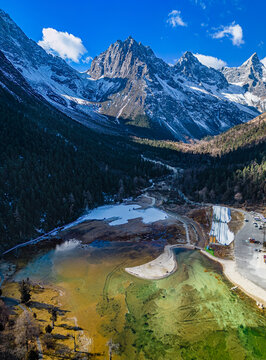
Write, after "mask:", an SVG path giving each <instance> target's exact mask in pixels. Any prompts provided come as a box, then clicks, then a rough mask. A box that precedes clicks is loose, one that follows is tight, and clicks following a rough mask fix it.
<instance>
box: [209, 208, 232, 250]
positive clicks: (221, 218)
mask: <svg viewBox="0 0 266 360" xmlns="http://www.w3.org/2000/svg"><path fill="white" fill-rule="evenodd" d="M230 220H231V211H230V209H229V208H227V207H224V206H217V205H215V206H213V216H212V227H211V231H210V235H211V236H215V238H216V240H217V241H218V242H219V243H220V244H222V245H229V244H231V242H232V241H233V240H234V234H233V233H232V231H230V230H229V227H228V223H229V221H230Z"/></svg>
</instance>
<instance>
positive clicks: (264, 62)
mask: <svg viewBox="0 0 266 360" xmlns="http://www.w3.org/2000/svg"><path fill="white" fill-rule="evenodd" d="M261 62H262V63H263V65H264V66H265V67H266V57H265V58H264V59H261Z"/></svg>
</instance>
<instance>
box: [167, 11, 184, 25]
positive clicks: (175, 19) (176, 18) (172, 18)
mask: <svg viewBox="0 0 266 360" xmlns="http://www.w3.org/2000/svg"><path fill="white" fill-rule="evenodd" d="M166 22H167V23H168V24H170V25H171V26H172V27H176V26H187V24H186V23H185V22H184V21H183V20H182V18H181V11H178V10H172V11H171V12H170V13H169V14H168V19H167V20H166Z"/></svg>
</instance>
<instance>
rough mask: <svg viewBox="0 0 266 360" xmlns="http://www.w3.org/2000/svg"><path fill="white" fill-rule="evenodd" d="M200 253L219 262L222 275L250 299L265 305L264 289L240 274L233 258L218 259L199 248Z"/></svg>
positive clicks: (265, 292) (265, 294)
mask: <svg viewBox="0 0 266 360" xmlns="http://www.w3.org/2000/svg"><path fill="white" fill-rule="evenodd" d="M201 252H202V254H204V255H205V256H207V257H209V258H210V259H212V260H214V261H217V262H219V263H220V264H222V266H223V272H224V275H225V276H226V277H227V279H228V280H229V281H230V282H231V283H233V284H234V285H235V286H237V287H238V288H239V289H241V290H242V291H243V292H244V293H245V294H247V295H248V296H250V297H251V298H252V299H254V300H256V301H258V302H259V303H261V304H263V305H264V306H265V307H266V291H265V290H264V289H262V288H261V287H259V286H258V285H256V284H254V283H253V282H252V281H250V280H248V279H246V278H245V277H244V276H242V275H241V274H240V273H239V272H238V271H237V269H236V262H235V261H233V260H224V259H219V258H217V257H215V256H212V255H211V254H209V253H208V252H207V251H204V250H201Z"/></svg>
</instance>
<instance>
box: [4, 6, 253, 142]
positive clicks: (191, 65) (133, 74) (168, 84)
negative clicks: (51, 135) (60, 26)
mask: <svg viewBox="0 0 266 360" xmlns="http://www.w3.org/2000/svg"><path fill="white" fill-rule="evenodd" d="M0 49H1V50H2V51H3V53H4V54H5V56H6V57H7V59H8V60H9V61H11V63H12V64H13V65H14V67H15V68H16V69H17V70H19V71H20V73H21V74H22V75H23V77H24V78H25V80H26V81H27V82H28V83H29V85H30V86H31V87H32V89H33V90H34V91H35V92H36V93H38V94H40V95H41V96H42V97H44V98H45V99H46V100H47V101H48V102H50V103H51V104H52V105H53V106H55V107H57V108H58V109H59V110H60V111H63V112H64V113H65V114H66V115H68V116H70V117H71V118H73V119H74V120H75V121H78V122H81V123H82V124H83V125H85V126H87V127H91V128H93V129H95V130H97V131H100V132H105V133H111V134H112V133H116V134H121V135H123V136H124V135H126V136H127V135H134V134H137V135H138V136H149V137H151V138H164V139H167V138H168V139H177V140H185V141H187V140H188V139H190V138H195V139H197V138H198V139H199V138H202V137H204V136H207V135H216V134H218V133H220V132H223V131H225V130H227V129H228V128H230V127H232V126H234V125H236V124H238V123H242V122H246V121H248V120H250V119H251V118H253V117H255V116H256V115H258V114H259V111H258V110H257V109H256V108H255V107H254V106H253V107H252V106H250V105H254V104H255V105H256V106H257V105H258V101H255V102H254V101H253V100H254V96H255V97H256V99H257V98H258V95H252V94H251V91H257V88H256V89H255V88H254V87H253V88H254V89H253V88H252V89H249V91H248V94H251V95H249V96H247V97H245V96H244V95H245V92H246V91H247V89H246V88H245V87H242V86H238V85H236V84H230V83H229V82H228V81H227V79H226V77H225V75H224V74H223V72H222V71H218V70H215V69H212V68H208V67H206V66H205V65H202V64H201V63H200V62H199V61H198V59H197V58H196V57H195V56H194V55H193V54H192V53H190V52H186V53H185V54H184V55H183V56H182V57H181V59H179V61H178V62H177V63H176V64H175V65H174V66H169V65H168V64H167V63H165V62H164V61H163V60H162V59H159V58H158V57H156V55H155V54H154V52H153V51H152V49H151V48H150V47H148V46H144V45H143V44H142V43H140V42H137V41H136V40H134V39H133V38H132V37H128V38H127V39H126V40H125V41H121V40H118V41H116V42H115V43H114V44H111V45H110V46H109V48H108V49H107V50H106V51H104V52H102V53H101V54H100V55H98V56H96V57H95V58H94V59H93V61H92V63H91V67H90V69H89V70H88V71H86V72H84V73H79V72H78V71H76V70H75V69H73V68H72V67H70V66H69V65H68V64H67V63H66V62H65V61H64V60H63V59H61V58H58V57H55V56H53V55H51V54H47V53H46V52H45V50H43V49H42V48H41V47H40V46H39V45H37V44H36V43H35V42H34V41H33V40H30V39H28V38H27V36H26V35H25V34H24V33H23V31H22V30H21V29H20V28H19V27H18V26H17V25H16V24H15V23H14V21H13V20H12V19H11V18H10V17H9V15H7V14H6V13H5V12H4V11H0ZM249 98H252V99H251V100H250V101H248V100H249Z"/></svg>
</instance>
